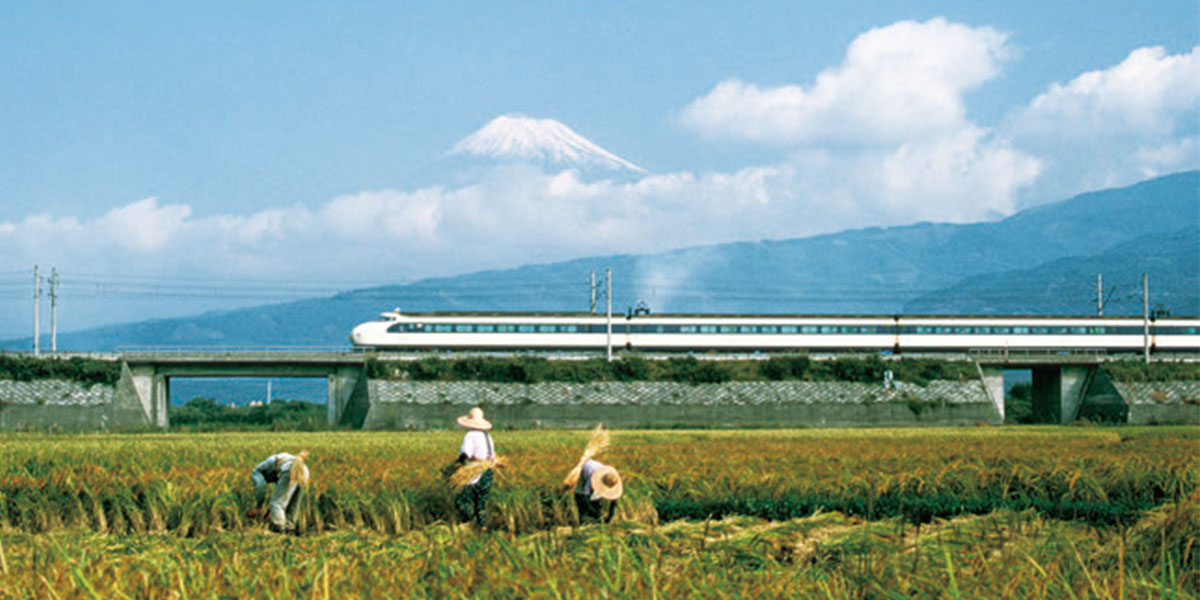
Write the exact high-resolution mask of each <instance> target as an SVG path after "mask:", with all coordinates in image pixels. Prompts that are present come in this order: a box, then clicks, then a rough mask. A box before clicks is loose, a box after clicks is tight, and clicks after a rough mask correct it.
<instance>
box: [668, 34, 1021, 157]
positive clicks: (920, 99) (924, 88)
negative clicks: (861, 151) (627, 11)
mask: <svg viewBox="0 0 1200 600" xmlns="http://www.w3.org/2000/svg"><path fill="white" fill-rule="evenodd" d="M1007 38H1008V36H1007V34H1004V33H1001V32H999V31H996V30H995V29H992V28H990V27H978V28H972V27H968V26H966V25H961V24H957V23H950V22H948V21H946V20H945V19H940V18H938V19H932V20H929V21H926V22H923V23H918V22H914V21H902V22H899V23H895V24H893V25H889V26H887V27H880V28H877V29H872V30H870V31H868V32H866V33H864V34H862V35H860V36H858V38H857V39H855V40H854V41H853V42H852V43H851V44H850V47H849V48H848V49H847V51H846V56H845V58H844V60H843V61H842V64H840V65H838V66H837V67H833V68H830V69H827V70H825V71H823V72H822V73H820V74H819V75H818V76H817V78H816V81H815V82H813V83H812V84H811V85H809V86H807V87H803V86H800V85H785V86H779V87H770V88H762V87H759V86H757V85H754V84H752V83H746V82H742V81H739V80H737V79H730V80H726V81H724V82H721V83H720V84H718V85H717V86H716V87H715V88H713V90H712V91H711V92H709V93H708V94H707V95H705V96H703V97H701V98H698V99H696V100H695V101H693V102H692V103H691V104H689V105H688V106H687V107H686V108H684V110H683V112H682V113H681V115H680V118H679V119H680V122H681V123H683V124H684V125H685V126H687V127H689V128H691V129H693V130H695V131H698V132H700V133H702V134H705V135H708V136H712V137H723V138H732V139H746V140H756V141H769V142H785V143H788V142H802V143H806V142H820V141H837V142H846V141H848V142H854V143H863V144H880V143H882V144H889V143H900V142H904V141H907V140H910V139H912V138H913V137H914V136H928V135H933V134H938V133H940V132H946V131H952V130H955V129H957V128H959V127H960V126H961V125H962V124H963V123H964V122H965V120H966V108H965V105H964V102H963V94H964V93H966V92H968V91H970V90H972V89H975V88H976V87H978V86H979V85H981V84H982V83H984V82H986V81H987V80H989V79H991V78H992V77H994V76H995V74H996V73H997V71H998V69H999V65H1000V63H1001V62H1002V61H1003V60H1004V59H1005V58H1006V57H1007V56H1009V55H1010V54H1011V53H1012V49H1011V48H1010V47H1009V46H1008V43H1007Z"/></svg>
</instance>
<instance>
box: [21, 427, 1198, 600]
mask: <svg viewBox="0 0 1200 600" xmlns="http://www.w3.org/2000/svg"><path fill="white" fill-rule="evenodd" d="M460 437H461V434H459V433H451V432H420V433H379V432H370V433H367V432H319V433H221V434H188V435H181V434H149V435H114V434H91V435H69V436H68V435H58V436H56V435H33V434H6V435H3V436H0V456H2V457H3V460H0V599H6V598H34V597H38V598H42V597H44V598H53V597H117V598H120V597H134V598H140V597H191V596H198V597H276V598H293V597H305V598H311V597H339V598H354V597H377V596H378V595H379V594H381V593H384V594H387V593H391V592H389V590H393V591H394V590H406V592H404V593H406V594H409V593H411V594H415V595H429V596H439V597H440V596H446V595H450V596H455V595H459V594H462V593H467V592H468V591H469V593H470V594H473V595H479V596H496V597H512V598H516V597H596V596H603V595H608V596H610V597H639V598H641V597H654V596H655V595H658V596H659V597H664V598H665V597H675V596H678V595H686V596H702V597H744V596H756V597H833V598H852V597H853V598H858V597H878V598H893V597H894V598H901V597H904V598H910V597H922V598H924V597H930V598H933V597H964V598H967V597H971V598H973V597H1006V598H1026V597H1029V598H1062V597H1067V598H1069V597H1079V598H1083V597H1094V598H1114V599H1115V598H1122V597H1124V598H1190V597H1196V596H1197V594H1200V580H1198V577H1197V571H1198V570H1200V564H1198V563H1197V560H1196V558H1195V554H1196V552H1197V550H1196V548H1195V542H1196V537H1197V535H1198V533H1200V514H1198V511H1200V507H1198V504H1200V491H1198V490H1200V485H1197V484H1198V480H1200V469H1198V468H1197V467H1198V466H1200V465H1198V463H1200V455H1198V453H1197V452H1196V449H1197V445H1196V442H1197V436H1196V431H1195V429H1194V428H1157V429H1151V428H1111V429H1110V428H1058V427H1031V428H1020V429H1009V428H977V429H967V428H959V429H935V430H924V429H923V430H901V429H878V430H791V431H662V432H652V431H614V432H612V434H611V437H612V447H611V449H610V450H608V451H607V452H606V453H605V454H604V455H603V456H602V457H601V459H602V460H604V461H605V462H607V463H611V464H614V465H615V466H617V467H618V468H620V469H621V471H622V476H623V479H624V482H625V489H626V496H625V498H624V499H623V500H622V503H621V505H620V509H619V510H618V515H617V519H616V521H615V522H614V523H613V524H610V525H608V526H597V525H584V526H580V525H579V524H578V522H577V519H576V516H575V513H574V510H575V509H574V506H573V502H571V499H570V498H569V497H568V496H567V494H566V493H563V492H561V491H560V490H559V489H558V488H557V483H558V482H559V481H560V480H561V479H562V476H563V475H564V474H565V473H566V472H567V470H569V469H570V468H571V467H572V466H573V465H574V463H575V460H576V458H577V455H578V453H579V451H580V450H582V448H583V445H584V444H585V443H586V441H587V438H588V434H587V433H586V432H565V431H546V432H498V433H496V434H495V439H496V445H497V451H498V452H499V453H501V454H503V455H505V456H507V457H508V459H509V461H510V465H509V466H508V467H507V468H505V469H503V470H501V476H500V477H499V478H498V481H497V484H496V487H495V488H494V490H493V496H492V499H491V502H490V503H489V514H488V520H489V525H490V526H491V527H492V529H493V530H495V533H487V534H476V533H473V532H471V531H469V530H467V529H465V526H463V525H460V524H457V523H456V521H457V516H456V515H455V514H454V512H453V509H452V503H451V501H450V494H451V492H450V490H449V488H448V486H447V485H446V484H445V483H444V481H443V480H442V479H441V477H440V474H439V472H438V468H439V467H440V466H442V465H443V464H445V463H446V462H448V461H450V460H451V459H452V458H453V457H454V455H455V453H456V451H457V448H458V442H459V440H460ZM301 448H308V449H309V450H311V452H312V456H311V459H310V464H311V465H312V469H313V481H314V483H313V489H312V490H311V491H312V493H311V495H310V496H309V497H308V498H307V501H306V502H305V505H304V508H303V510H302V512H301V522H302V528H303V535H301V536H299V537H282V536H276V535H272V534H270V533H268V532H266V531H265V529H264V528H263V525H262V524H261V523H259V522H250V521H248V520H247V519H246V517H245V513H246V511H247V510H248V509H249V508H250V506H251V504H252V502H253V500H252V491H251V489H250V485H249V471H250V469H251V468H252V467H253V465H254V463H255V462H257V460H259V459H261V458H262V457H265V456H267V455H269V454H270V453H273V452H276V451H281V450H290V451H296V450H299V449H301Z"/></svg>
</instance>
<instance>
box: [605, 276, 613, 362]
mask: <svg viewBox="0 0 1200 600" xmlns="http://www.w3.org/2000/svg"><path fill="white" fill-rule="evenodd" d="M604 300H605V302H606V303H607V304H608V309H607V314H608V317H607V319H605V346H606V347H607V348H608V362H612V269H609V268H607V267H606V268H605V269H604Z"/></svg>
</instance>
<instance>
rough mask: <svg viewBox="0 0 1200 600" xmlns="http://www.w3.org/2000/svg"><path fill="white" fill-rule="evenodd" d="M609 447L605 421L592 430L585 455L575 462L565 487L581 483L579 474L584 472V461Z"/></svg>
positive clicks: (584, 451)
mask: <svg viewBox="0 0 1200 600" xmlns="http://www.w3.org/2000/svg"><path fill="white" fill-rule="evenodd" d="M607 449H608V431H606V430H605V429H604V423H601V424H599V425H597V426H596V428H595V429H593V430H592V437H591V439H589V440H588V443H587V447H585V448H584V449H583V455H582V456H580V457H579V462H577V463H575V468H573V469H571V472H570V473H567V478H566V479H563V482H562V484H563V487H564V488H573V487H575V484H577V483H579V474H580V473H581V472H583V463H585V462H587V461H589V460H591V459H592V458H595V457H596V455H598V454H600V453H601V452H604V451H605V450H607Z"/></svg>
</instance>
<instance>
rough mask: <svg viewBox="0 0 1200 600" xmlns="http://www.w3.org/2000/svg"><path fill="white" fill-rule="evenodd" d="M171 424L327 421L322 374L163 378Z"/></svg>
mask: <svg viewBox="0 0 1200 600" xmlns="http://www.w3.org/2000/svg"><path fill="white" fill-rule="evenodd" d="M166 385H167V392H168V397H169V398H170V403H169V406H168V409H167V411H168V421H169V422H170V425H171V427H200V428H219V427H236V426H247V427H266V428H271V427H276V428H284V429H318V428H324V427H325V426H326V423H327V420H328V419H327V409H326V401H327V398H328V388H329V383H328V381H327V379H326V378H325V377H270V378H265V377H182V376H173V377H168V378H167V383H166Z"/></svg>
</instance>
